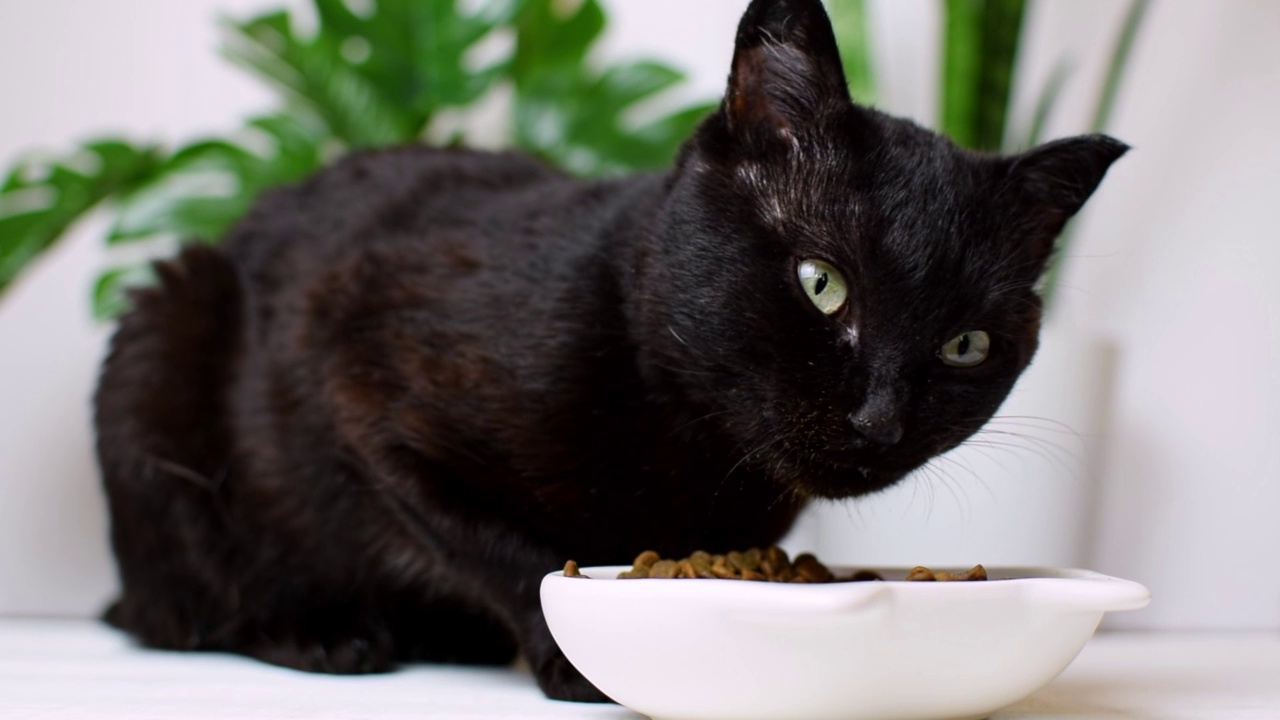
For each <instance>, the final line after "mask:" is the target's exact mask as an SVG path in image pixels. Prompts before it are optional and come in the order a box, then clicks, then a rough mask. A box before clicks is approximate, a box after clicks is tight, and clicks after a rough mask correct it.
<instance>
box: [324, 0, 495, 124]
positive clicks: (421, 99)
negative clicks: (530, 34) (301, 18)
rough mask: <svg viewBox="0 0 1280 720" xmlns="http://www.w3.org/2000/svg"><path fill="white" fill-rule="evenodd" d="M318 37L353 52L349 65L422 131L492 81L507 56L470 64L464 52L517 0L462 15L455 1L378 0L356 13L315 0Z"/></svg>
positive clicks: (340, 0) (335, 2) (334, 0)
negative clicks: (479, 64) (475, 65)
mask: <svg viewBox="0 0 1280 720" xmlns="http://www.w3.org/2000/svg"><path fill="white" fill-rule="evenodd" d="M314 1H315V6H316V11H317V15H318V17H319V19H320V31H319V35H320V36H321V37H324V38H327V39H328V40H329V41H330V42H331V44H332V46H333V47H337V48H338V49H339V50H340V51H341V50H343V49H348V50H350V49H353V48H354V49H356V50H359V51H361V54H367V57H365V58H362V59H361V58H357V59H355V60H348V62H349V63H350V64H351V66H352V67H353V68H355V69H356V70H358V71H359V73H360V74H361V75H362V76H364V77H365V78H367V79H368V80H369V81H370V82H371V83H372V85H373V86H374V87H376V88H377V89H378V91H379V92H380V93H381V94H382V96H383V97H384V98H386V99H387V100H388V101H389V102H391V103H392V104H394V105H396V106H398V107H402V108H409V109H411V110H412V111H413V117H414V119H415V124H416V126H417V131H418V132H419V133H420V132H421V130H422V128H423V127H425V125H426V124H427V123H428V122H429V121H430V119H431V116H432V115H433V114H434V113H435V112H437V111H438V110H440V109H441V108H445V107H457V106H462V105H467V104H468V103H471V102H474V101H475V100H477V99H478V98H479V97H480V96H481V95H483V94H484V93H485V92H486V91H487V90H488V89H489V87H490V86H491V85H492V83H493V82H494V81H495V80H496V79H497V77H498V74H499V71H500V70H501V69H502V66H503V64H504V63H505V62H506V60H505V59H502V60H499V61H497V62H496V63H494V64H491V65H490V66H489V67H486V68H480V69H475V68H472V67H471V63H470V62H469V60H468V54H469V53H471V52H472V50H473V48H474V47H475V46H476V45H477V44H478V43H479V42H480V41H481V40H483V39H485V38H486V37H487V36H488V35H489V34H490V33H491V32H493V31H494V30H495V29H496V28H498V27H500V26H502V25H504V24H506V23H509V22H510V21H511V19H512V18H513V17H514V16H515V12H516V10H517V4H516V2H515V0H488V2H484V3H483V4H481V6H480V7H479V8H478V9H476V10H474V11H472V12H465V11H464V10H463V9H462V7H461V3H459V2H458V0H376V2H373V3H371V7H370V11H369V12H368V13H367V14H361V15H358V14H356V13H354V12H352V11H351V8H350V7H349V6H348V5H347V3H346V2H344V0H314Z"/></svg>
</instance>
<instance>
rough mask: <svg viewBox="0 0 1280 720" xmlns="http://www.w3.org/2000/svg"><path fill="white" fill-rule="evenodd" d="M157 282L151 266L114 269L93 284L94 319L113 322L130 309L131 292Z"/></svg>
mask: <svg viewBox="0 0 1280 720" xmlns="http://www.w3.org/2000/svg"><path fill="white" fill-rule="evenodd" d="M154 282H155V272H154V271H153V270H152V269H151V266H150V265H128V266H125V267H118V268H112V269H111V270H107V271H106V272H103V273H102V274H101V275H99V276H98V279H97V280H96V281H95V282H94V283H93V298H92V306H93V319H94V320H97V321H99V322H102V321H106V320H113V319H115V318H117V317H119V316H121V315H123V314H124V313H125V311H127V310H128V309H129V290H130V289H132V288H136V287H145V286H147V285H150V284H152V283H154Z"/></svg>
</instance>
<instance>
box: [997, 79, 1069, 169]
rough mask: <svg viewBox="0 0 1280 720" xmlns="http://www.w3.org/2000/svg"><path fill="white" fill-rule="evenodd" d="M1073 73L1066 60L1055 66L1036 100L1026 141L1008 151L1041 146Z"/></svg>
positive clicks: (1009, 148)
mask: <svg viewBox="0 0 1280 720" xmlns="http://www.w3.org/2000/svg"><path fill="white" fill-rule="evenodd" d="M1072 71H1073V67H1072V65H1071V63H1070V62H1068V61H1067V60H1065V59H1064V60H1061V61H1059V62H1058V64H1057V65H1055V66H1054V68H1053V72H1051V73H1049V78H1048V79H1047V80H1046V81H1045V83H1044V87H1042V88H1040V96H1039V97H1038V98H1037V99H1036V110H1035V114H1034V115H1032V117H1031V126H1030V127H1029V128H1027V132H1026V135H1025V136H1024V139H1023V140H1022V142H1021V143H1020V144H1018V145H1012V146H1009V147H1008V148H1006V149H1008V150H1009V151H1011V152H1020V151H1023V150H1028V149H1030V148H1033V147H1035V146H1036V145H1039V144H1040V141H1042V140H1043V139H1044V129H1045V127H1047V126H1048V123H1049V117H1050V116H1052V115H1053V109H1054V107H1056V106H1057V104H1058V98H1059V97H1060V96H1061V95H1062V88H1064V87H1066V84H1067V80H1068V79H1069V78H1070V77H1071V73H1072Z"/></svg>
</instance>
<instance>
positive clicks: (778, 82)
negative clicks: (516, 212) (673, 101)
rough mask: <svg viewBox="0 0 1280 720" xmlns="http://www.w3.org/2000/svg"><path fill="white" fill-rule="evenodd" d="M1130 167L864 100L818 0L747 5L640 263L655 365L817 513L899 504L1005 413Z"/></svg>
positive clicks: (1083, 148) (1112, 155) (1093, 139)
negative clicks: (1086, 234)
mask: <svg viewBox="0 0 1280 720" xmlns="http://www.w3.org/2000/svg"><path fill="white" fill-rule="evenodd" d="M1126 150H1127V147H1126V146H1125V145H1124V144H1123V143H1120V142H1118V141H1116V140H1113V139H1111V138H1108V137H1104V136H1098V135H1095V136H1087V137H1079V138H1073V139H1068V140H1062V141H1058V142H1054V143H1050V144H1048V145H1044V146H1042V147H1039V148H1036V149H1033V150H1031V151H1029V152H1026V153H1023V154H1020V155H1014V156H1007V157H1006V156H995V155H987V154H979V153H974V152H969V151H966V150H963V149H960V148H958V147H956V146H955V145H953V144H952V143H950V142H949V141H947V140H946V139H944V138H943V137H941V136H939V135H936V134H934V133H931V132H929V131H927V130H924V129H922V128H920V127H918V126H916V125H914V124H912V123H911V122H908V121H905V120H901V119H897V118H893V117H890V116H888V115H885V114H882V113H880V112H876V111H874V110H871V109H868V108H864V107H860V106H857V105H855V104H853V103H852V102H851V100H850V98H849V94H848V90H847V86H846V82H845V77H844V73H843V71H842V69H841V63H840V58H839V54H838V51H837V49H836V43H835V39H834V37H833V33H832V29H831V25H830V21H829V20H828V18H827V16H826V13H825V11H824V10H823V8H822V4H821V2H820V1H819V0H755V1H754V2H753V3H752V4H751V6H750V8H749V9H748V10H747V12H746V15H745V16H744V18H743V20H742V25H741V27H740V28H739V31H738V39H737V51H736V54H735V57H734V61H733V68H732V75H731V77H730V80H729V88H728V91H727V93H726V96H725V99H724V102H723V104H722V106H721V108H720V110H719V111H718V112H717V113H715V114H714V115H713V116H711V117H710V118H709V119H708V120H707V121H706V122H705V123H704V124H703V125H702V127H701V128H700V129H699V130H698V132H697V133H696V135H695V136H694V137H693V138H692V139H691V140H690V141H689V142H688V143H687V145H686V146H685V148H684V150H683V152H682V155H681V158H680V160H679V162H678V165H677V169H676V171H675V174H674V175H673V177H672V180H671V182H672V186H671V187H672V192H671V196H670V200H669V202H668V205H667V212H666V213H665V214H664V220H663V226H662V228H661V230H660V231H659V233H658V237H657V239H656V240H655V245H654V248H653V249H652V250H651V253H652V255H651V260H650V261H649V262H648V263H647V264H646V266H647V270H646V271H645V278H644V287H645V290H644V292H643V297H644V300H643V303H642V311H641V312H642V314H641V319H642V323H643V327H644V332H645V333H646V334H647V336H648V342H647V343H646V344H647V345H648V347H649V350H648V352H650V353H652V355H651V356H650V357H649V360H650V361H651V362H650V363H648V366H649V367H650V368H651V369H652V371H653V372H659V373H663V372H665V373H667V374H668V378H667V379H668V380H669V381H671V382H675V383H678V384H679V386H680V389H681V392H682V393H684V394H686V395H687V396H688V397H690V398H692V399H694V400H695V403H696V405H697V406H698V407H700V408H701V409H702V410H705V414H706V416H707V417H706V419H705V420H703V421H702V422H706V423H712V424H714V426H715V427H716V428H718V431H719V432H720V433H721V435H722V436H724V437H727V438H728V439H729V441H730V442H731V444H732V445H733V446H735V447H736V450H735V452H736V453H739V454H740V455H741V456H742V457H743V458H744V460H743V465H744V467H755V468H757V469H758V470H765V471H767V472H770V473H772V474H773V475H774V476H775V477H776V478H777V479H778V481H779V482H780V483H782V484H783V485H784V486H785V487H792V488H795V489H797V490H799V491H801V492H803V493H804V494H807V495H814V496H822V497H846V496H851V495H857V494H861V493H866V492H871V491H874V490H878V489H881V488H883V487H886V486H888V485H889V484H892V483H893V482H896V481H897V480H898V479H900V478H901V477H903V476H904V475H905V474H906V473H908V472H910V471H911V470H913V469H915V468H917V467H919V466H920V465H922V464H924V463H925V462H926V461H927V460H928V459H930V458H932V457H933V456H935V455H937V454H939V453H941V452H943V451H946V450H948V449H950V448H953V447H955V446H956V445H958V444H959V443H960V442H961V441H963V440H964V439H965V438H967V437H968V436H970V435H971V434H972V433H973V432H975V431H976V430H977V429H978V428H979V427H981V426H982V425H983V424H984V423H985V422H986V421H987V420H988V419H989V418H990V417H991V415H992V413H994V412H995V410H996V409H997V408H998V407H999V405H1000V404H1001V402H1002V401H1003V400H1004V399H1005V396H1006V395H1007V394H1008V392H1009V390H1010V389H1011V387H1012V386H1013V384H1014V381H1015V380H1016V379H1017V378H1018V376H1019V375H1020V374H1021V373H1022V371H1023V370H1024V369H1025V368H1026V367H1027V364H1028V363H1029V362H1030V361H1031V358H1032V355H1034V353H1035V351H1036V347H1037V335H1038V333H1039V328H1040V318H1041V301H1040V298H1039V297H1038V296H1037V293H1036V289H1035V287H1036V284H1037V281H1038V279H1039V278H1040V276H1041V274H1042V273H1043V271H1044V269H1045V266H1046V263H1047V261H1048V259H1049V257H1050V254H1051V252H1052V249H1053V246H1054V241H1055V239H1056V237H1057V236H1058V234H1059V233H1060V232H1061V231H1062V228H1063V225H1064V224H1065V223H1066V221H1067V220H1068V219H1069V218H1071V217H1072V216H1073V215H1075V214H1076V212H1077V211H1079V210H1080V208H1081V206H1082V205H1083V204H1084V202H1085V201H1086V200H1087V199H1088V198H1089V196H1090V195H1091V194H1092V193H1093V192H1094V190H1095V189H1096V188H1097V186H1098V184H1099V183H1100V182H1101V180H1102V178H1103V176H1104V175H1105V174H1106V172H1107V169H1108V167H1110V165H1111V164H1112V163H1113V162H1114V161H1115V160H1116V159H1118V158H1119V157H1120V156H1121V155H1123V154H1124V153H1125V151H1126Z"/></svg>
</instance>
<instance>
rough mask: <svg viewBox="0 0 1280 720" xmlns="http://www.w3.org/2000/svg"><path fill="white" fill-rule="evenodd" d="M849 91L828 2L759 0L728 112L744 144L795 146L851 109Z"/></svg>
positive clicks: (750, 13) (747, 21)
mask: <svg viewBox="0 0 1280 720" xmlns="http://www.w3.org/2000/svg"><path fill="white" fill-rule="evenodd" d="M849 103H850V99H849V88H848V85H847V83H846V81H845V76H844V68H843V66H842V65H841V63H840V51H839V49H838V48H837V47H836V38H835V33H834V31H833V30H832V28H831V20H830V18H828V17H827V11H826V10H825V9H824V8H823V7H822V2H821V0H753V1H752V3H751V5H750V7H748V8H747V12H746V14H744V15H743V16H742V23H741V24H740V25H739V26H738V40H737V49H736V50H735V52H734V57H733V71H732V74H731V75H730V77H729V89H728V92H726V93H725V99H724V106H723V111H724V114H725V117H726V120H727V121H728V124H729V129H730V131H731V132H733V133H734V134H735V135H738V136H748V137H749V136H774V137H780V138H782V139H784V140H788V141H790V140H793V139H794V138H795V137H796V135H798V134H801V133H802V131H803V128H804V127H805V126H806V125H808V124H811V123H813V122H815V121H816V120H817V119H818V118H820V117H822V116H823V115H825V114H827V113H829V112H831V111H834V110H838V109H841V108H844V107H847V106H848V105H849Z"/></svg>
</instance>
